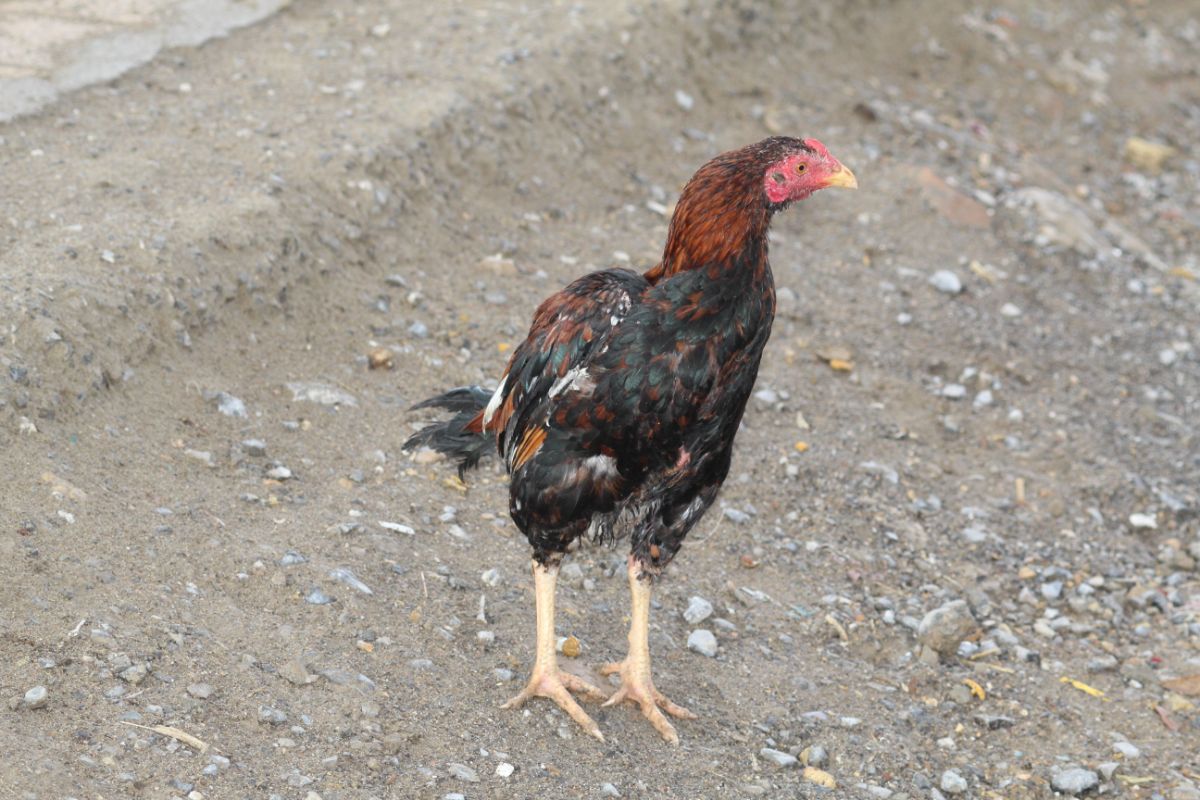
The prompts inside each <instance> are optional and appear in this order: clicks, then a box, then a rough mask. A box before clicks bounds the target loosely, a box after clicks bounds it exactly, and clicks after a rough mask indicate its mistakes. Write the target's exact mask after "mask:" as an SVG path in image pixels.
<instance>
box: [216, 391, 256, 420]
mask: <svg viewBox="0 0 1200 800" xmlns="http://www.w3.org/2000/svg"><path fill="white" fill-rule="evenodd" d="M215 399H216V401H217V410H218V411H220V412H221V413H222V414H224V415H225V416H227V417H238V418H239V419H245V418H246V417H247V416H248V414H247V413H246V404H245V403H243V402H242V400H241V399H240V398H238V397H234V396H233V395H231V394H230V393H229V392H217V394H216V397H215Z"/></svg>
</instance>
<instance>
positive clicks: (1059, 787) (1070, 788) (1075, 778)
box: [1050, 767, 1100, 795]
mask: <svg viewBox="0 0 1200 800" xmlns="http://www.w3.org/2000/svg"><path fill="white" fill-rule="evenodd" d="M1099 785H1100V776H1099V775H1097V774H1096V773H1094V772H1092V771H1091V770H1090V769H1084V768H1083V767H1071V768H1070V769H1064V770H1061V771H1059V772H1056V773H1054V775H1052V776H1051V778H1050V786H1051V788H1053V789H1054V791H1056V792H1066V793H1067V794H1073V795H1079V794H1083V793H1084V792H1087V791H1090V790H1092V789H1095V788H1096V787H1097V786H1099Z"/></svg>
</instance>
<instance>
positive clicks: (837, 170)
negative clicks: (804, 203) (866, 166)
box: [763, 139, 858, 205]
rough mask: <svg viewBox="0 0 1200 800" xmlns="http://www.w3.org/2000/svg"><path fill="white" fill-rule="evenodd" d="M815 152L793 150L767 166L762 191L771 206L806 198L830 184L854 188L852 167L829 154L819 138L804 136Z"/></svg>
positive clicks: (856, 183) (809, 146) (854, 181)
mask: <svg viewBox="0 0 1200 800" xmlns="http://www.w3.org/2000/svg"><path fill="white" fill-rule="evenodd" d="M804 144H805V146H806V147H808V148H810V149H811V151H812V152H803V151H802V152H799V153H793V154H791V155H789V156H786V157H785V158H783V159H781V160H779V161H777V162H775V163H774V164H772V165H771V166H770V167H768V168H767V171H766V174H765V175H764V176H763V191H764V192H766V194H767V200H768V201H770V202H771V204H772V205H776V204H781V203H791V202H794V201H796V200H803V199H804V198H806V197H808V196H809V195H810V194H812V193H813V192H815V191H817V190H818V189H824V188H826V187H828V186H843V187H846V188H851V189H852V188H854V187H856V186H858V182H857V181H856V180H855V178H854V174H853V173H852V172H850V170H848V169H846V168H845V167H843V166H842V163H841V162H840V161H838V160H837V159H836V158H834V157H833V156H831V155H830V154H829V151H828V150H827V149H825V145H823V144H821V143H820V142H818V141H817V140H816V139H805V140H804Z"/></svg>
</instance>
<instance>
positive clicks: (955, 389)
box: [938, 383, 967, 400]
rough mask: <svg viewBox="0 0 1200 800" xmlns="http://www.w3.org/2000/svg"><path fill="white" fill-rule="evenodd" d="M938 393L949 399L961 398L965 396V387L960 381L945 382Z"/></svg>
mask: <svg viewBox="0 0 1200 800" xmlns="http://www.w3.org/2000/svg"><path fill="white" fill-rule="evenodd" d="M938 394H940V395H941V396H942V397H945V398H947V399H949V400H962V399H963V398H964V397H966V396H967V387H965V386H963V385H962V384H961V383H947V384H946V385H945V386H943V387H942V390H941V391H940V392H939V393H938Z"/></svg>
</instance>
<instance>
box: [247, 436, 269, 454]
mask: <svg viewBox="0 0 1200 800" xmlns="http://www.w3.org/2000/svg"><path fill="white" fill-rule="evenodd" d="M242 450H243V451H245V453H246V455H248V456H250V457H252V458H262V457H263V456H265V455H266V454H267V443H266V442H264V441H263V440H262V439H243V440H242Z"/></svg>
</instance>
